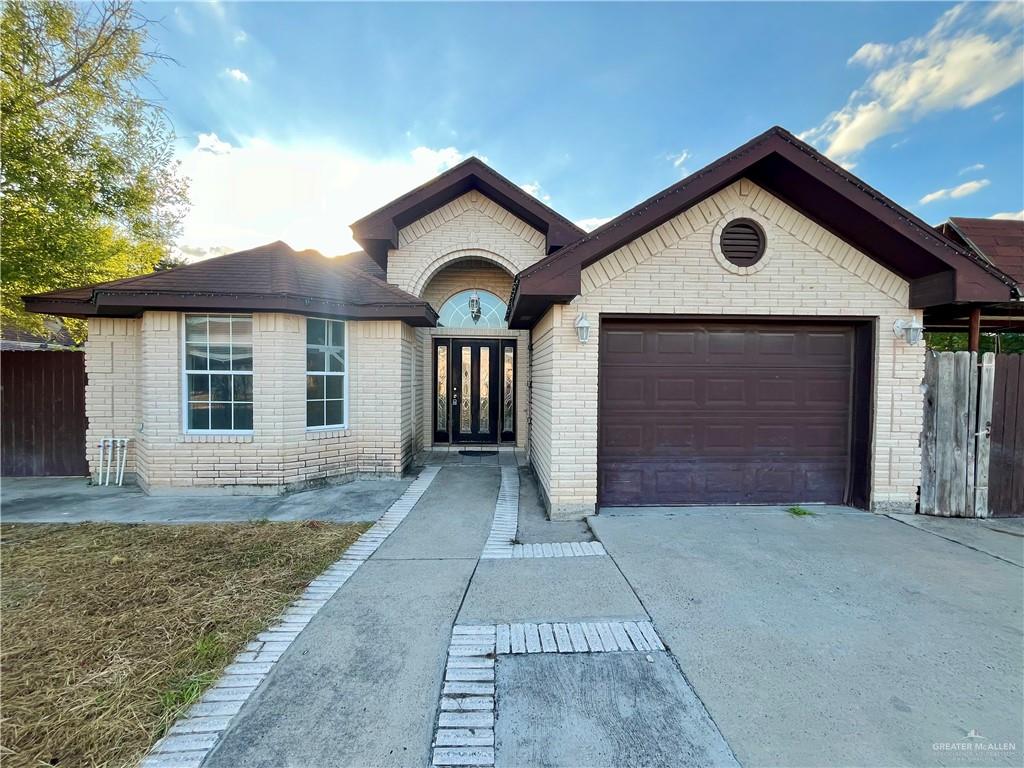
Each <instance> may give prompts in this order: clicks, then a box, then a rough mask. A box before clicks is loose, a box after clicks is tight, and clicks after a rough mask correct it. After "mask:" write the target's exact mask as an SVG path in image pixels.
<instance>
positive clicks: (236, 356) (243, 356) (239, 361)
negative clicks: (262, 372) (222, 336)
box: [231, 345, 252, 371]
mask: <svg viewBox="0 0 1024 768" xmlns="http://www.w3.org/2000/svg"><path fill="white" fill-rule="evenodd" d="M231 369H232V370H234V371H251V370H252V347H249V346H244V345H243V346H238V345H234V346H232V347H231Z"/></svg>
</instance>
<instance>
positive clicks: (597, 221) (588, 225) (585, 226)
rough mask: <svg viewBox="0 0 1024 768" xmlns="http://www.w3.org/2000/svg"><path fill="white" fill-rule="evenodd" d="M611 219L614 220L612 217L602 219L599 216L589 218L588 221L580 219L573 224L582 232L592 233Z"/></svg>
mask: <svg viewBox="0 0 1024 768" xmlns="http://www.w3.org/2000/svg"><path fill="white" fill-rule="evenodd" d="M613 218H614V217H613V216H605V217H603V218H602V217H600V216H595V217H593V218H590V219H580V220H579V221H577V222H574V223H575V224H576V226H577V227H579V228H580V229H582V230H584V231H586V232H593V231H594V230H595V229H597V228H598V227H600V226H603V225H605V224H607V223H608V222H609V221H611V220H612V219H613Z"/></svg>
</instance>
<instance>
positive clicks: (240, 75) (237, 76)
mask: <svg viewBox="0 0 1024 768" xmlns="http://www.w3.org/2000/svg"><path fill="white" fill-rule="evenodd" d="M224 74H225V75H226V76H227V77H230V78H231V79H232V80H236V81H238V82H239V83H248V82H249V76H248V75H247V74H245V72H243V71H242V70H240V69H236V68H234V67H229V68H228V69H225V70H224Z"/></svg>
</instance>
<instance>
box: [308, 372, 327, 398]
mask: <svg viewBox="0 0 1024 768" xmlns="http://www.w3.org/2000/svg"><path fill="white" fill-rule="evenodd" d="M324 378H325V377H324V376H307V377H306V399H307V400H323V399H324Z"/></svg>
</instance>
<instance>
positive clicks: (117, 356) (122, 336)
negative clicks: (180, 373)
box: [85, 317, 142, 482]
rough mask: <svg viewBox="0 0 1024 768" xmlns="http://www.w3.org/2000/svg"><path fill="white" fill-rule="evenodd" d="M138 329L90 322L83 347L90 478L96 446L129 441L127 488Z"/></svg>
mask: <svg viewBox="0 0 1024 768" xmlns="http://www.w3.org/2000/svg"><path fill="white" fill-rule="evenodd" d="M141 329H142V321H141V320H138V319H134V318H125V319H120V318H119V319H113V318H106V317H103V318H93V319H91V320H89V338H88V340H87V341H86V342H85V370H86V374H87V375H88V384H87V388H86V399H85V415H86V417H87V419H88V427H87V429H86V433H85V442H86V457H87V459H88V461H89V471H90V473H91V474H92V475H93V477H96V473H97V472H98V471H99V447H98V445H99V441H100V439H101V438H104V437H127V438H129V439H130V441H131V442H130V443H129V444H128V457H127V461H126V463H125V476H126V477H127V478H128V480H129V482H130V481H131V480H132V479H133V478H134V477H135V474H136V454H137V449H138V437H139V436H138V429H139V419H140V405H139V386H140V381H139V377H138V375H137V374H138V369H139V362H140V359H141V354H142V348H141V339H142V335H141Z"/></svg>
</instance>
